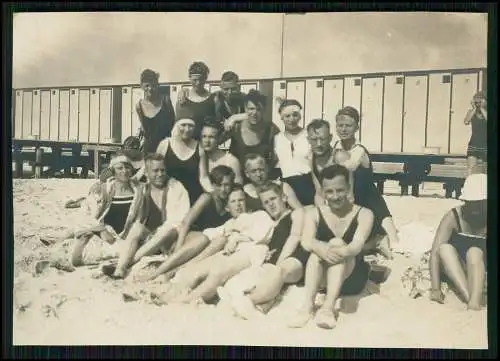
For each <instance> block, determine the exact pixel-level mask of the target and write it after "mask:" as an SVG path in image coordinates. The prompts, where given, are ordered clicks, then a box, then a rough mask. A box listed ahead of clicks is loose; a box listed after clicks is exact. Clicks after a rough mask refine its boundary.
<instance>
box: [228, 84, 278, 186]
mask: <svg viewBox="0 0 500 361" xmlns="http://www.w3.org/2000/svg"><path fill="white" fill-rule="evenodd" d="M265 107H266V97H265V96H264V95H262V94H260V93H259V92H258V91H257V90H251V91H250V92H249V93H248V95H247V96H246V98H245V111H246V116H245V119H243V120H242V121H241V122H238V123H235V124H234V126H232V128H231V131H230V132H229V133H226V134H225V137H222V139H221V143H224V142H225V141H226V140H227V139H231V146H230V148H229V152H230V153H231V154H233V155H234V156H235V157H236V158H238V160H239V161H240V164H241V167H242V168H243V167H244V162H245V156H246V155H247V154H250V153H255V154H260V155H262V156H263V157H264V159H266V162H267V164H268V166H269V167H270V168H269V169H274V166H275V165H276V157H275V156H274V136H275V135H276V134H278V132H279V128H278V127H277V126H276V125H274V123H272V122H268V121H266V120H264V118H263V115H264V114H263V112H264V108H265ZM271 178H272V179H274V178H275V177H273V176H271Z"/></svg>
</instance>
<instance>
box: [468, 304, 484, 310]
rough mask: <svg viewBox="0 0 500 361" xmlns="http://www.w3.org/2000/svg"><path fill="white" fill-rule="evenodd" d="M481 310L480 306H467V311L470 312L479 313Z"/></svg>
mask: <svg viewBox="0 0 500 361" xmlns="http://www.w3.org/2000/svg"><path fill="white" fill-rule="evenodd" d="M482 309H483V308H482V307H481V305H480V304H474V303H469V304H468V305H467V310H472V311H481V310H482Z"/></svg>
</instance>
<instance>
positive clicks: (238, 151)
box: [229, 120, 279, 183]
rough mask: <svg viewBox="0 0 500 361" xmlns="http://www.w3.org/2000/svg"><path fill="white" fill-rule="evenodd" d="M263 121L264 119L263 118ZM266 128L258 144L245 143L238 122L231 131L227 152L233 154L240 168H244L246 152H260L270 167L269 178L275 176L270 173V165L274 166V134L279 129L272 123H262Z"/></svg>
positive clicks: (245, 179) (246, 181) (246, 180)
mask: <svg viewBox="0 0 500 361" xmlns="http://www.w3.org/2000/svg"><path fill="white" fill-rule="evenodd" d="M263 122H264V120H263ZM264 126H265V127H266V130H265V132H264V134H263V135H262V139H261V141H260V142H259V143H258V144H254V145H247V144H246V143H245V141H244V140H243V136H242V135H241V123H238V124H237V125H236V126H235V127H234V128H233V131H232V135H231V146H230V147H229V152H230V153H231V154H232V155H234V156H235V157H236V158H237V159H238V160H239V161H240V165H241V167H242V169H245V156H246V155H247V154H250V153H252V154H260V155H261V156H263V157H264V159H265V160H266V163H267V165H268V166H269V167H270V168H269V169H270V174H269V178H270V179H273V178H275V177H274V175H273V174H272V173H273V172H272V167H274V135H275V134H277V132H279V129H277V127H276V126H275V125H274V123H273V124H264ZM244 181H245V183H248V181H249V180H248V179H247V177H246V176H245V175H244Z"/></svg>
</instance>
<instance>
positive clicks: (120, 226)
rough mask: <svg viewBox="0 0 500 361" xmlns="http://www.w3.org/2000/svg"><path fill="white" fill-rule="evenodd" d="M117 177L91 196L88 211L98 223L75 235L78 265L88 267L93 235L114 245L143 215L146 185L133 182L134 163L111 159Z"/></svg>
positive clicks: (111, 166) (122, 158)
mask: <svg viewBox="0 0 500 361" xmlns="http://www.w3.org/2000/svg"><path fill="white" fill-rule="evenodd" d="M110 168H111V169H112V174H113V177H112V178H109V179H108V180H107V181H106V182H105V183H102V184H99V185H98V186H96V187H94V188H93V189H92V190H91V191H90V194H89V196H88V197H87V206H88V210H89V211H90V212H91V213H92V214H93V216H94V217H95V218H96V220H97V224H96V226H94V227H89V228H86V229H84V230H82V231H79V232H76V234H72V236H73V237H74V238H76V245H75V248H74V250H73V253H72V256H71V263H72V264H73V265H74V266H81V265H83V264H84V261H83V252H84V249H85V247H86V246H87V244H88V242H89V241H90V239H91V238H92V237H93V236H97V237H99V238H100V239H101V240H103V241H105V242H108V243H110V244H113V243H115V242H116V241H117V240H119V241H120V240H123V239H125V238H126V236H127V234H128V232H129V231H130V229H131V227H132V225H133V223H134V222H135V221H136V219H138V217H139V216H140V211H139V209H140V203H141V196H140V194H141V192H142V185H141V184H137V183H136V182H132V181H131V175H132V164H131V162H130V161H129V160H128V158H127V157H126V156H124V155H118V156H115V157H114V158H113V159H111V164H110Z"/></svg>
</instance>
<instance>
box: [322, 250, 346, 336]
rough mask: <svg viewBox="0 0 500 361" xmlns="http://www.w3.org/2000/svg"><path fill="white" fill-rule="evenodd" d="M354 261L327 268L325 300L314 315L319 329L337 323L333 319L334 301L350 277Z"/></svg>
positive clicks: (329, 327) (330, 326)
mask: <svg viewBox="0 0 500 361" xmlns="http://www.w3.org/2000/svg"><path fill="white" fill-rule="evenodd" d="M355 264H356V261H355V259H354V258H353V257H350V258H348V259H347V260H345V262H342V263H339V264H336V265H333V266H330V267H328V269H327V271H326V281H327V285H326V290H327V291H326V298H325V302H324V303H323V306H321V309H320V310H318V313H317V314H316V324H317V325H318V326H319V327H321V328H327V329H331V328H334V327H335V325H336V323H337V321H336V319H335V314H334V312H333V311H334V307H335V301H336V300H337V298H338V297H339V295H340V290H341V289H342V285H343V284H344V281H345V280H346V279H347V278H348V277H349V276H350V275H351V273H352V271H353V269H354V266H355Z"/></svg>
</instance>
